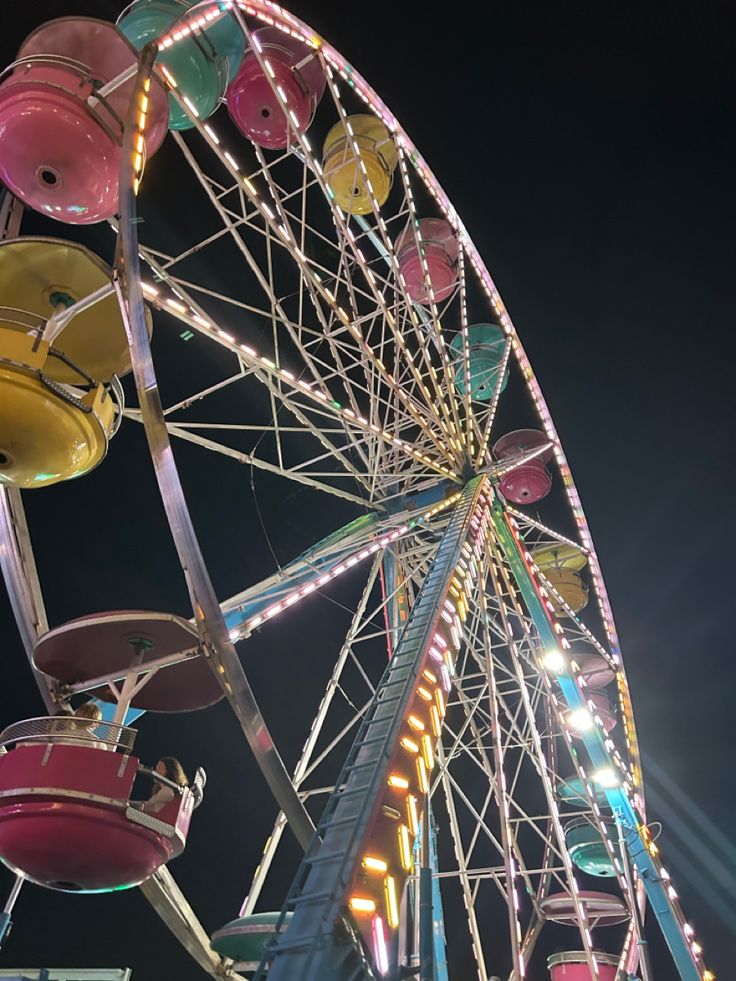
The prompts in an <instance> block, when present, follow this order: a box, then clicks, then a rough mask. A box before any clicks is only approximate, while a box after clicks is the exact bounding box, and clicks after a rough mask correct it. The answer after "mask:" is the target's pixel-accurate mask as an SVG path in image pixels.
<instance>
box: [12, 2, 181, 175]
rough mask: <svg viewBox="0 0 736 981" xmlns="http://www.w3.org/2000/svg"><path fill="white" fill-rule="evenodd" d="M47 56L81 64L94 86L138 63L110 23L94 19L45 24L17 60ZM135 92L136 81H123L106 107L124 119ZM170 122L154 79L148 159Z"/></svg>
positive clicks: (147, 134) (166, 102) (161, 89)
mask: <svg viewBox="0 0 736 981" xmlns="http://www.w3.org/2000/svg"><path fill="white" fill-rule="evenodd" d="M44 55H52V56H61V57H63V58H70V59H72V60H74V61H77V62H81V64H83V65H84V66H85V67H86V68H88V69H89V71H90V76H91V78H92V79H94V81H95V83H98V84H100V85H104V84H105V83H106V82H110V81H112V79H114V78H116V77H117V76H118V75H119V74H120V73H121V72H123V71H124V70H125V69H126V68H129V67H130V66H131V65H134V64H136V62H137V60H138V58H137V53H136V51H135V49H134V48H133V46H132V45H131V44H130V42H129V41H128V40H127V39H126V38H125V37H124V36H123V35H122V34H121V33H120V32H119V31H118V30H117V29H116V27H115V25H114V24H111V23H110V22H109V21H105V20H98V19H96V18H93V17H59V18H57V19H55V20H50V21H46V23H45V24H41V25H40V27H37V28H36V30H35V31H33V32H32V33H31V34H29V35H28V37H27V38H26V39H25V41H24V42H23V44H22V45H21V47H20V50H19V51H18V58H27V57H39V56H44ZM132 91H133V79H132V78H131V79H128V81H126V82H123V83H122V84H121V85H119V86H118V87H117V88H115V89H114V90H113V91H112V92H110V94H109V95H107V96H105V101H106V103H107V105H108V106H109V107H110V108H111V109H112V110H113V111H114V112H115V113H116V114H117V116H118V117H119V119H120V120H124V119H125V117H126V115H127V112H128V106H129V104H130V97H131V93H132ZM168 123H169V99H168V95H167V93H166V90H165V89H164V86H163V84H162V83H161V82H160V81H159V80H158V79H157V78H156V77H155V76H154V77H153V78H152V85H151V90H150V93H149V106H148V112H147V120H146V132H145V141H146V156H147V157H148V158H150V157H152V156H153V154H154V153H155V152H156V150H158V148H159V147H160V146H161V144H162V143H163V141H164V139H165V137H166V133H167V130H168Z"/></svg>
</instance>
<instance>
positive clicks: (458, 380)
mask: <svg viewBox="0 0 736 981" xmlns="http://www.w3.org/2000/svg"><path fill="white" fill-rule="evenodd" d="M467 335H468V340H467V345H468V361H469V369H470V397H471V398H472V399H475V400H477V401H480V402H489V401H490V400H491V399H492V398H493V395H494V392H495V390H496V386H497V384H498V373H499V371H500V368H501V364H502V362H503V360H504V351H505V348H506V335H505V334H504V332H503V330H502V329H501V328H500V327H499V326H498V325H497V324H473V325H472V326H470V327H468V331H467ZM450 353H451V358H452V361H453V363H454V374H455V388H456V389H457V390H458V392H459V394H460V395H463V396H464V395H465V388H466V385H465V364H464V360H463V335H462V333H459V334H456V335H455V336H454V337H453V339H452V341H451V342H450ZM508 378H509V373H508V370H506V371H504V374H503V379H502V380H501V386H500V389H499V392H503V390H504V389H505V388H506V384H507V382H508Z"/></svg>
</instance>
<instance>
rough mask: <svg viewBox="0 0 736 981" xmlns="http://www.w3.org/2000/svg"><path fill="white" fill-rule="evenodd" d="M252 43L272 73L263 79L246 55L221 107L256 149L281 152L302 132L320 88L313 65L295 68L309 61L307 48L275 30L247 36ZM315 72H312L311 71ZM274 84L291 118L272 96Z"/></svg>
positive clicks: (318, 73)
mask: <svg viewBox="0 0 736 981" xmlns="http://www.w3.org/2000/svg"><path fill="white" fill-rule="evenodd" d="M253 43H254V44H257V45H259V46H260V50H261V52H262V57H263V58H264V59H265V60H267V61H268V63H269V65H270V67H271V70H272V72H273V77H272V79H269V78H268V76H267V74H266V72H265V71H264V70H263V68H261V65H260V64H259V61H258V58H257V56H256V54H255V52H254V51H252V50H251V51H247V52H246V54H245V57H244V58H243V63H242V65H241V66H240V71H239V72H238V74H237V75H236V76H235V78H234V79H233V81H232V82H231V84H230V87H229V88H228V90H227V108H228V112H229V113H230V117H231V119H232V121H233V122H234V123H235V125H236V126H237V127H238V129H239V130H240V131H241V133H243V134H244V135H245V136H247V137H248V139H250V140H252V141H253V142H254V143H255V144H256V145H257V146H261V147H264V148H266V149H269V150H280V149H284V148H285V147H286V146H287V145H288V142H289V135H291V138H292V140H293V139H294V130H295V129H297V130H299V131H303V130H305V129H307V127H308V126H309V124H310V122H311V121H312V117H313V115H314V112H315V109H316V108H317V103H318V102H319V100H320V98H321V97H322V93H323V92H324V87H325V76H324V75H323V73H322V71H321V69H320V66H319V62H318V61H317V60H316V59H312V61H310V62H308V63H307V65H305V66H304V70H301V69H300V70H296V69H295V65H297V64H299V63H300V62H302V61H303V60H304V59H305V58H307V57H309V54H310V49H309V48H308V47H307V46H306V45H305V44H301V43H300V42H299V41H297V40H296V39H295V38H291V37H289V36H288V35H284V33H283V31H279V30H278V29H277V28H273V27H266V28H262V29H261V30H258V31H255V32H254V33H253ZM315 68H316V71H315ZM275 86H278V87H279V88H280V90H281V92H282V93H283V95H284V96H285V99H284V101H285V102H286V104H287V106H288V107H289V109H290V111H291V112H293V113H294V117H295V118H296V122H295V121H294V119H289V118H288V117H287V115H286V113H285V112H284V110H283V109H282V107H281V106H280V104H279V100H278V98H277V96H276V93H275V92H274V87H275Z"/></svg>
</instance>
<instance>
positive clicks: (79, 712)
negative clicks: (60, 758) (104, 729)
mask: <svg viewBox="0 0 736 981" xmlns="http://www.w3.org/2000/svg"><path fill="white" fill-rule="evenodd" d="M101 722H102V710H101V709H100V706H99V705H97V704H96V703H95V702H92V701H89V702H82V704H81V705H79V706H77V708H76V709H75V710H74V715H69V716H63V715H62V716H58V717H57V719H56V720H55V725H54V732H53V733H52V734H51V735H50V736H49V742H52V743H63V744H64V745H74V746H91V747H92V748H93V749H106V748H107V747H106V745H105V743H104V742H102V741H101V740H99V739H95V735H94V730H95V728H96V727H97V726H98V725H99V724H100V723H101Z"/></svg>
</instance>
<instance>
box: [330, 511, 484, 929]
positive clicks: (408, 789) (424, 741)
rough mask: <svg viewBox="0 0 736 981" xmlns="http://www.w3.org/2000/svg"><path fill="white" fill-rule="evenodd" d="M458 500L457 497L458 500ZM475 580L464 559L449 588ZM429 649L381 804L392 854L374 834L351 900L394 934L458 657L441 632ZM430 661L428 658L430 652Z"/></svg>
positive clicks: (475, 519)
mask: <svg viewBox="0 0 736 981" xmlns="http://www.w3.org/2000/svg"><path fill="white" fill-rule="evenodd" d="M457 496H459V495H453V497H454V498H456V497H457ZM443 503H447V502H443ZM483 508H487V502H486V498H485V496H483V497H482V498H481V499H479V501H478V502H477V504H476V507H475V508H474V510H473V514H472V515H471V519H470V521H469V532H470V533H473V534H474V533H475V530H476V529H482V528H483V527H485V525H484V524H483V522H482V520H480V519H481V516H482V512H483ZM430 510H433V509H430ZM425 514H426V515H428V514H429V512H425ZM471 525H472V527H471ZM474 578H475V577H474V576H473V574H472V572H471V571H470V566H469V563H468V562H467V561H465V560H462V565H461V564H460V563H458V565H457V566H456V569H455V570H454V572H453V573H452V575H451V576H450V583H453V584H455V586H456V587H457V588H456V590H455V592H456V594H457V593H460V594H461V595H463V596H465V595H468V596H470V593H471V592H472V583H473V581H474ZM449 595H450V593H449V586H448V593H447V596H449ZM456 598H457V596H456ZM447 633H448V634H449V630H448V631H447ZM430 646H434V647H435V649H441V650H442V654H440V655H439V656H440V658H441V660H442V665H441V670H434V669H433V667H430V666H426V667H423V668H422V669H421V672H420V677H419V679H418V681H417V685H416V689H415V697H414V700H413V703H412V705H411V707H410V709H409V712H408V713H407V716H406V730H405V731H404V732H403V733H402V734H401V735H400V737H399V745H398V749H399V755H398V757H397V759H396V763H395V766H394V769H393V770H392V771H391V772H390V773H389V775H388V777H387V781H386V782H387V791H388V793H389V795H390V797H389V798H388V800H385V801H383V802H382V804H381V808H380V814H381V815H382V817H383V818H384V819H387V820H388V822H389V825H390V827H391V831H390V838H388V839H387V840H385V841H384V847H385V848H387V849H388V851H386V852H385V853H384V854H380V851H382V850H383V849H379V853H378V854H377V853H376V847H375V845H376V838H377V837H380V836H379V835H377V834H376V832H375V830H374V833H373V836H372V839H371V840H372V842H373V844H372V846H371V849H370V851H368V852H367V853H366V854H365V855H364V856H363V858H362V861H361V868H362V870H363V875H364V878H363V885H362V888H356V890H355V891H354V892H353V894H352V896H351V898H350V900H349V906H350V908H351V910H352V911H353V912H355V913H360V914H365V915H370V916H371V917H375V916H378V915H385V918H386V923H387V924H388V927H389V928H390V929H394V928H395V927H396V926H397V925H398V893H397V888H398V886H397V882H399V881H400V880H401V877H402V876H403V875H405V874H406V873H408V872H410V871H411V869H412V867H413V855H412V851H413V843H414V840H415V838H416V836H417V834H418V832H419V807H420V805H419V798H420V796H421V797H424V796H426V794H427V793H428V792H429V789H430V777H431V773H432V770H433V769H434V766H435V747H436V743H437V740H438V738H439V736H440V734H441V727H442V720H443V718H444V714H445V710H446V702H445V692H444V690H443V684H446V685H447V688H448V689H449V676H448V673H447V664H448V663H450V664H452V657H453V654H452V650H451V645H450V642H449V641H448V640H447V639H446V638H445V636H443V633H442V632H440V631H436V632H435V634H434V636H433V641H432V644H431V645H430ZM438 653H439V651H438ZM425 656H429V655H428V652H427V654H426V655H425ZM443 672H444V675H443ZM374 877H375V878H376V879H382V880H383V893H382V895H379V894H378V893H377V892H376V891H375V889H377V888H378V887H377V885H376V887H375V888H374V887H373V886H372V885H371V880H372V879H374ZM397 877H398V878H397Z"/></svg>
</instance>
